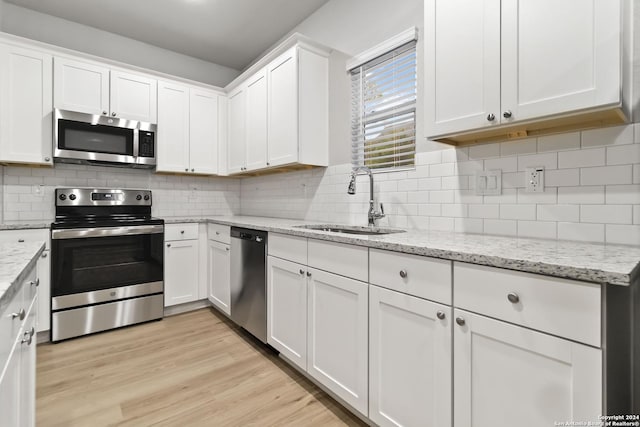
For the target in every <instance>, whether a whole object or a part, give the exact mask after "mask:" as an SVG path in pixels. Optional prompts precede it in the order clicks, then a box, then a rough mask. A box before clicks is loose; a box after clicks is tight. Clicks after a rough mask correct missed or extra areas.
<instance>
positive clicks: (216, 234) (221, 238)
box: [207, 224, 231, 245]
mask: <svg viewBox="0 0 640 427" xmlns="http://www.w3.org/2000/svg"><path fill="white" fill-rule="evenodd" d="M207 236H208V238H209V240H215V241H216V242H220V243H226V244H227V245H228V244H230V243H231V227H229V226H228V225H222V224H207Z"/></svg>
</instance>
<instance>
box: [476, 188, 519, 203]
mask: <svg viewBox="0 0 640 427" xmlns="http://www.w3.org/2000/svg"><path fill="white" fill-rule="evenodd" d="M484 202H485V203H490V204H491V203H498V204H503V203H518V191H517V190H516V189H515V188H503V189H502V194H499V195H496V196H484Z"/></svg>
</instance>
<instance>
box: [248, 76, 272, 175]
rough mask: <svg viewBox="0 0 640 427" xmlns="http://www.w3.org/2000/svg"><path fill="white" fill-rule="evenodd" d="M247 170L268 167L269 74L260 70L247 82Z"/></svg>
mask: <svg viewBox="0 0 640 427" xmlns="http://www.w3.org/2000/svg"><path fill="white" fill-rule="evenodd" d="M246 111H247V118H246V120H247V122H246V126H247V127H246V164H245V166H246V168H247V170H254V169H262V168H264V167H266V166H267V164H268V163H267V73H266V70H260V71H259V72H257V73H256V75H254V76H253V77H251V78H250V79H249V80H248V82H247V109H246Z"/></svg>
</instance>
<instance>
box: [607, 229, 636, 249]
mask: <svg viewBox="0 0 640 427" xmlns="http://www.w3.org/2000/svg"><path fill="white" fill-rule="evenodd" d="M606 227H607V228H606V230H607V235H606V239H607V240H606V242H607V243H615V244H622V245H636V246H637V245H640V225H616V224H607V226H606Z"/></svg>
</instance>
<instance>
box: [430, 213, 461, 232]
mask: <svg viewBox="0 0 640 427" xmlns="http://www.w3.org/2000/svg"><path fill="white" fill-rule="evenodd" d="M429 228H430V229H431V230H441V231H454V230H455V220H454V218H445V217H437V216H433V217H431V218H429Z"/></svg>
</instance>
